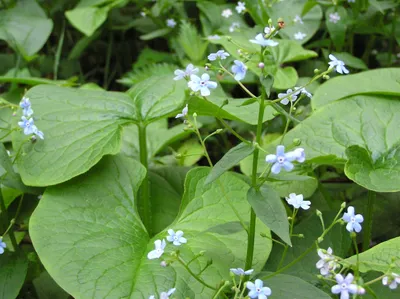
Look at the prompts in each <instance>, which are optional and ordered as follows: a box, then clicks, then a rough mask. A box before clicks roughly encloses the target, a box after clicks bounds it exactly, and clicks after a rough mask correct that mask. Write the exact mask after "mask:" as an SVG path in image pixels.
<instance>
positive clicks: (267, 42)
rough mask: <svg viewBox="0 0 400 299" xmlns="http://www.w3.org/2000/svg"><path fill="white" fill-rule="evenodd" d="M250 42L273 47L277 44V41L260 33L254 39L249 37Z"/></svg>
mask: <svg viewBox="0 0 400 299" xmlns="http://www.w3.org/2000/svg"><path fill="white" fill-rule="evenodd" d="M250 42H251V43H253V44H257V45H260V46H263V47H266V46H271V47H275V46H277V45H278V42H276V41H273V40H272V39H265V38H264V36H263V34H262V33H259V34H257V35H256V37H255V39H250Z"/></svg>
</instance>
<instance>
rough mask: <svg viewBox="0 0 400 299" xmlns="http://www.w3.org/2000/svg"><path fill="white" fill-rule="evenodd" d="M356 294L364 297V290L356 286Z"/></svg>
mask: <svg viewBox="0 0 400 299" xmlns="http://www.w3.org/2000/svg"><path fill="white" fill-rule="evenodd" d="M357 294H359V295H364V294H365V289H364V288H363V287H360V286H357Z"/></svg>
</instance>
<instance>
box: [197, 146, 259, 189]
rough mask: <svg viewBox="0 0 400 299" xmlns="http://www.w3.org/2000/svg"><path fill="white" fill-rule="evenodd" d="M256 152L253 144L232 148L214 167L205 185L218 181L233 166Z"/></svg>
mask: <svg viewBox="0 0 400 299" xmlns="http://www.w3.org/2000/svg"><path fill="white" fill-rule="evenodd" d="M253 152H254V146H253V144H249V143H244V142H242V143H239V144H238V145H236V146H235V147H233V148H231V149H230V150H229V151H228V152H227V153H226V154H225V155H224V156H223V157H222V158H221V160H219V161H218V162H217V164H215V165H214V167H213V168H212V170H211V172H210V174H209V175H208V177H207V179H206V182H205V184H206V185H207V184H210V183H212V182H214V181H215V180H216V179H218V178H219V177H220V176H221V175H222V174H223V173H225V172H226V171H228V170H229V169H231V168H232V167H233V166H235V165H238V164H239V162H240V161H242V160H243V159H244V158H246V157H247V156H250V155H251V154H252V153H253Z"/></svg>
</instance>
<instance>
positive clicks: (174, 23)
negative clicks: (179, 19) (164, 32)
mask: <svg viewBox="0 0 400 299" xmlns="http://www.w3.org/2000/svg"><path fill="white" fill-rule="evenodd" d="M167 26H168V27H171V28H174V27H175V26H176V22H175V20H174V19H168V20H167Z"/></svg>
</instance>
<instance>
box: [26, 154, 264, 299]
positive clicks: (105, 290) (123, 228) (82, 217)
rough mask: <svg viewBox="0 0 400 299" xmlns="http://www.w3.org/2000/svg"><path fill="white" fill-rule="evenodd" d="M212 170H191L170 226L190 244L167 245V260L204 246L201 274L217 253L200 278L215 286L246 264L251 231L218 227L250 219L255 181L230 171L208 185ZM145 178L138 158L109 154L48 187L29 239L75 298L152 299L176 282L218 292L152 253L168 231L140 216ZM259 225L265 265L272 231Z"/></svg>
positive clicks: (182, 291)
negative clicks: (149, 226) (150, 226)
mask: <svg viewBox="0 0 400 299" xmlns="http://www.w3.org/2000/svg"><path fill="white" fill-rule="evenodd" d="M208 173H209V169H208V168H197V169H193V170H191V171H190V172H189V173H188V175H187V178H186V182H185V194H184V195H183V201H182V205H181V209H180V212H179V215H178V218H177V219H176V220H175V222H174V223H173V224H172V225H171V226H170V227H168V228H172V229H174V230H178V229H181V230H183V231H184V232H185V237H187V239H188V243H187V244H185V245H183V246H180V247H179V248H177V247H175V246H173V245H171V244H168V245H167V248H166V252H165V253H164V255H163V258H168V257H170V254H169V253H170V252H172V251H174V250H176V249H179V250H180V256H181V257H182V258H183V259H184V260H186V261H188V260H190V259H191V258H193V257H194V255H195V254H198V253H199V252H200V251H201V250H205V254H204V256H203V257H201V258H199V259H198V260H195V261H194V262H192V263H191V264H190V267H191V268H192V270H193V271H194V272H198V271H200V269H201V268H202V267H204V266H205V265H206V264H207V260H208V259H212V260H213V263H212V265H211V266H210V267H208V268H207V270H206V271H204V272H203V273H202V274H201V278H202V279H204V280H205V281H206V282H207V283H209V284H211V285H216V284H217V283H218V282H219V281H221V279H228V278H229V268H231V267H243V265H244V262H245V261H244V257H245V255H246V240H247V233H246V232H245V231H244V230H243V229H241V230H238V231H235V232H232V233H229V234H220V233H218V232H213V231H212V229H213V228H215V227H218V226H220V225H222V224H225V223H227V222H237V221H238V220H239V219H238V216H239V217H240V218H241V220H243V219H247V218H248V215H249V210H250V206H249V205H248V203H247V202H246V192H247V190H248V188H249V187H248V185H247V184H246V183H244V182H243V181H242V180H241V179H239V178H238V177H236V176H234V175H232V174H228V173H227V174H225V175H224V176H222V177H221V178H220V179H219V180H217V181H216V182H215V183H214V184H211V185H209V186H208V187H207V188H206V187H204V180H205V179H206V177H207V175H208ZM144 176H145V170H144V168H143V167H142V166H141V165H140V164H139V163H138V162H136V161H135V160H133V159H130V158H127V157H124V156H121V155H117V156H108V157H105V158H103V160H102V161H101V162H100V163H99V164H98V165H96V166H95V167H94V168H93V169H92V170H90V171H89V172H88V173H87V174H84V175H83V176H81V177H78V178H75V179H73V180H71V181H69V182H67V183H64V184H62V185H58V186H57V187H49V188H47V189H46V192H45V193H44V195H43V198H42V200H41V201H40V203H39V205H38V207H37V209H36V210H35V212H34V213H33V215H32V217H31V221H30V232H31V237H32V240H33V244H34V246H35V249H36V251H37V252H38V254H39V256H40V258H41V261H42V262H43V264H44V266H45V267H46V269H47V270H48V272H49V273H50V275H51V276H52V277H53V278H54V279H55V281H56V282H57V283H58V284H59V285H60V286H61V287H62V288H64V289H65V290H66V291H67V292H69V293H70V294H71V295H72V296H74V297H75V298H77V299H79V298H92V297H95V298H132V299H133V298H135V299H136V298H148V296H149V295H151V294H156V293H160V292H161V291H164V290H168V289H169V288H172V287H175V288H176V289H177V291H176V292H175V294H174V295H175V296H176V297H177V298H186V297H192V298H194V297H197V296H199V295H200V294H201V296H203V297H205V298H210V297H211V296H212V294H214V291H211V290H210V289H207V288H204V286H203V285H201V284H199V283H198V282H197V281H196V280H194V279H193V278H192V277H191V276H190V275H189V274H188V272H187V271H186V270H185V269H183V268H182V267H181V266H180V264H179V263H173V264H171V265H170V266H168V267H160V261H161V260H162V259H163V258H162V259H159V260H148V259H147V258H146V256H147V253H148V252H149V251H151V250H153V249H154V244H153V242H154V240H156V239H162V238H165V237H166V235H167V233H166V230H164V231H163V232H161V233H159V234H158V235H156V236H154V238H153V239H150V238H149V236H148V234H147V232H146V230H145V228H144V226H143V224H142V223H141V221H140V219H139V216H138V213H137V211H136V208H135V201H136V197H135V194H136V193H137V190H138V188H139V185H140V183H141V181H142V179H143V177H144ZM233 209H235V210H233ZM236 215H238V216H236ZM257 227H258V229H257V233H256V236H257V237H256V243H255V264H254V268H255V269H256V270H260V268H261V267H262V265H263V264H264V263H265V261H266V259H267V257H268V255H269V252H270V249H271V241H270V240H269V239H267V238H261V237H258V236H259V234H260V232H266V231H267V232H268V229H267V228H266V227H265V226H264V225H263V224H262V223H260V222H259V223H258V226H257Z"/></svg>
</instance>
